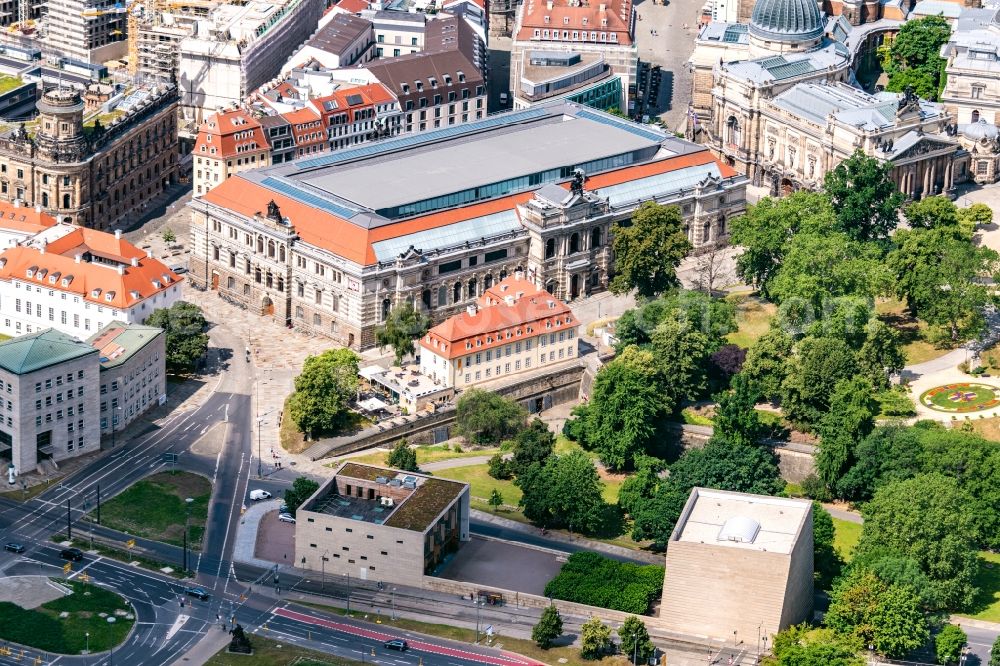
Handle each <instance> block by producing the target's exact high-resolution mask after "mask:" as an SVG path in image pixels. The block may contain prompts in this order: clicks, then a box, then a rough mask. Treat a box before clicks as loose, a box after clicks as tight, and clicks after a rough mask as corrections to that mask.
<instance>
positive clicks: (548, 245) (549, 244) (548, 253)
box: [545, 238, 556, 259]
mask: <svg viewBox="0 0 1000 666" xmlns="http://www.w3.org/2000/svg"><path fill="white" fill-rule="evenodd" d="M554 256H556V239H555V238H550V239H548V240H547V241H545V258H546V259H551V258H552V257H554Z"/></svg>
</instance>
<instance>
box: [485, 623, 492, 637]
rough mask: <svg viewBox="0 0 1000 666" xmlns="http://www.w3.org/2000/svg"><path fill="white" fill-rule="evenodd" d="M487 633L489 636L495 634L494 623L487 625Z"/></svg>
mask: <svg viewBox="0 0 1000 666" xmlns="http://www.w3.org/2000/svg"><path fill="white" fill-rule="evenodd" d="M486 635H487V636H492V635H493V625H492V624H488V625H486Z"/></svg>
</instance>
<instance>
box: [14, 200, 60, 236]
mask: <svg viewBox="0 0 1000 666" xmlns="http://www.w3.org/2000/svg"><path fill="white" fill-rule="evenodd" d="M55 225H56V219H55V218H54V217H52V216H51V215H49V214H48V213H46V212H43V211H42V210H41V209H35V208H29V207H27V206H15V205H14V204H12V203H2V202H0V229H10V230H11V231H20V232H24V233H30V234H36V233H38V232H39V231H42V230H44V229H47V228H49V227H52V226H55Z"/></svg>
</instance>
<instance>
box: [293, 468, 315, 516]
mask: <svg viewBox="0 0 1000 666" xmlns="http://www.w3.org/2000/svg"><path fill="white" fill-rule="evenodd" d="M317 490H319V484H318V483H316V482H315V481H313V480H312V479H310V478H308V477H305V476H300V477H297V478H296V479H295V481H293V482H292V487H291V488H287V489H285V504H286V505H287V506H288V513H290V514H292V515H293V516H294V515H295V512H296V511H298V509H299V507H300V506H302V503H303V502H305V501H306V500H307V499H309V497H311V496H312V494H313V493H314V492H316V491H317Z"/></svg>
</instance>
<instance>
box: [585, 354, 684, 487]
mask: <svg viewBox="0 0 1000 666" xmlns="http://www.w3.org/2000/svg"><path fill="white" fill-rule="evenodd" d="M656 368H657V361H656V358H655V356H654V354H653V353H652V352H650V351H646V350H642V349H639V348H638V347H629V348H627V349H625V351H624V352H622V353H621V354H620V355H619V356H618V357H617V358H615V359H614V360H613V361H611V362H610V363H608V364H607V365H605V366H604V367H603V368H601V369H600V370H599V371H598V373H597V377H596V378H595V379H594V386H593V389H592V391H591V399H590V406H589V408H588V409H587V411H586V414H587V423H586V426H585V431H586V437H587V441H588V442H591V443H593V444H594V446H595V448H596V449H597V452H598V454H599V455H600V457H601V462H603V463H604V464H605V465H606V466H607V467H608V469H611V470H621V469H627V468H630V467H631V466H632V464H633V461H634V459H635V457H636V456H637V455H639V454H641V453H644V452H645V451H647V450H648V449H649V448H650V447H651V446H652V444H653V442H654V441H655V440H656V438H657V436H658V433H659V425H660V421H661V420H662V418H663V417H664V416H665V415H666V414H669V413H670V412H672V411H673V409H674V404H675V403H672V402H670V400H669V399H668V398H667V397H666V395H665V392H664V389H663V386H662V384H661V381H660V376H659V374H658V372H657V369H656Z"/></svg>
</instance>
